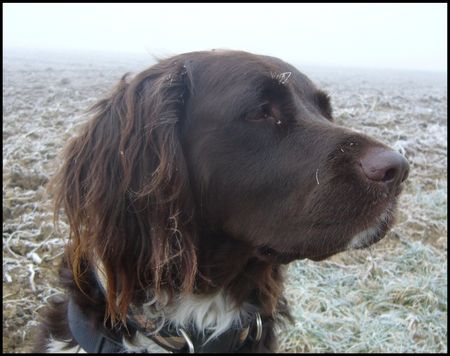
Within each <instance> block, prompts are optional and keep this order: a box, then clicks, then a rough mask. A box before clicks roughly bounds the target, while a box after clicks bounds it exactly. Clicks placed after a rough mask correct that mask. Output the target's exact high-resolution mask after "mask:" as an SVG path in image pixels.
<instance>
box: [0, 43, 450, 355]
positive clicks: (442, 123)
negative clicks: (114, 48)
mask: <svg viewBox="0 0 450 356" xmlns="http://www.w3.org/2000/svg"><path fill="white" fill-rule="evenodd" d="M152 63H153V59H152V57H151V56H150V55H149V56H148V57H146V58H143V57H140V58H136V57H135V58H133V57H126V56H123V55H121V56H119V55H117V56H107V55H101V56H100V55H95V54H83V55H81V54H80V55H73V54H72V55H67V54H66V55H62V54H49V53H44V52H39V53H24V52H8V51H4V64H3V351H4V352H26V351H30V348H31V345H32V337H33V333H34V332H35V326H36V325H37V320H38V312H39V310H40V309H41V308H42V306H43V304H44V303H45V301H46V300H47V299H48V298H49V297H50V296H52V295H54V294H56V293H60V289H59V288H58V285H57V283H56V280H57V278H56V276H57V274H56V272H57V265H58V263H59V261H60V258H61V253H62V249H63V245H64V243H65V239H66V237H67V225H65V224H64V223H62V224H61V226H60V232H55V231H54V229H53V224H52V210H51V209H52V203H51V197H49V196H48V195H46V193H45V184H46V182H47V181H48V179H49V177H50V176H51V175H52V173H53V172H54V170H55V168H56V167H57V166H58V164H59V162H60V161H59V159H58V154H59V153H60V151H61V148H62V147H63V145H64V144H65V142H66V141H67V140H68V139H69V137H71V135H73V134H74V132H75V129H76V127H77V126H78V125H79V124H80V123H81V122H83V120H85V116H84V115H83V114H84V110H85V109H86V108H88V107H89V106H90V105H91V104H93V103H94V102H95V101H96V100H97V99H98V98H100V97H102V95H104V94H105V93H106V92H107V91H108V90H109V89H110V88H111V86H112V85H114V84H115V83H116V82H117V81H118V80H119V78H120V77H121V76H122V75H123V74H124V73H125V72H129V71H131V72H133V73H136V72H138V71H139V70H142V69H143V68H145V67H147V66H149V65H151V64H152ZM299 69H300V70H301V71H303V72H304V73H305V74H307V75H308V76H309V77H310V78H311V79H312V80H313V81H315V82H316V83H317V84H318V85H319V86H320V87H322V88H324V89H326V90H328V91H329V93H330V94H331V96H332V103H333V106H334V109H335V111H334V115H335V118H336V122H337V123H339V124H343V125H345V126H347V127H351V128H353V129H355V130H358V131H361V132H365V133H368V134H370V135H373V136H374V137H376V138H378V139H380V140H382V141H383V142H385V143H387V144H389V145H391V146H392V147H394V148H395V149H397V150H398V151H400V152H402V153H403V154H405V155H406V157H407V158H408V160H409V162H410V165H411V172H410V176H409V179H408V181H407V184H406V189H405V190H404V193H403V194H402V196H401V199H400V204H399V213H398V218H397V221H398V222H397V224H396V226H395V228H394V229H393V230H392V231H391V232H390V233H389V234H388V235H387V237H386V238H385V239H384V240H382V241H381V242H380V243H378V244H376V245H375V246H373V247H372V248H371V249H369V250H363V251H351V252H345V253H341V254H339V255H337V256H335V257H333V258H331V259H328V260H326V261H322V262H312V261H308V260H303V261H297V262H294V263H292V264H290V265H289V268H288V270H287V283H286V294H287V296H288V298H289V301H290V304H291V306H292V309H293V314H294V317H295V320H296V323H295V325H288V326H286V327H284V328H282V329H280V330H279V337H280V351H284V352H295V351H296V352H446V350H447V84H446V74H445V73H431V72H428V73H427V72H406V71H404V72H401V71H388V70H377V71H375V70H362V69H359V70H356V69H355V70H351V69H330V68H328V69H320V68H307V67H301V66H300V67H299Z"/></svg>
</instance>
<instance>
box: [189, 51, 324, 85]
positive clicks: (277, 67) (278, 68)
mask: <svg viewBox="0 0 450 356" xmlns="http://www.w3.org/2000/svg"><path fill="white" fill-rule="evenodd" d="M190 63H191V65H193V67H194V68H195V69H194V72H195V75H194V76H195V78H196V79H197V80H198V81H200V82H202V84H206V85H207V84H208V83H209V84H212V83H214V82H216V81H219V82H221V83H222V84H223V85H239V83H242V84H244V85H245V84H251V83H252V81H254V80H257V79H259V78H271V79H274V80H276V81H278V82H279V83H280V84H283V85H290V86H295V87H296V88H297V89H299V90H300V91H301V92H307V91H316V86H315V85H314V84H313V82H312V81H311V80H310V79H309V78H308V77H307V76H306V75H305V74H303V73H301V72H300V71H299V70H298V69H297V68H295V67H294V66H293V65H291V64H289V63H287V62H285V61H283V60H282V59H280V58H277V57H272V56H265V55H257V54H252V53H248V52H239V51H223V52H208V53H207V54H205V53H204V55H201V56H199V57H197V58H193V59H192V61H191V62H190Z"/></svg>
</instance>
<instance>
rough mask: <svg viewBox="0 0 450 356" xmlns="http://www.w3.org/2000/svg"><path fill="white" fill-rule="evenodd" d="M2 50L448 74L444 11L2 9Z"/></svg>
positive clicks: (395, 7)
mask: <svg viewBox="0 0 450 356" xmlns="http://www.w3.org/2000/svg"><path fill="white" fill-rule="evenodd" d="M3 46H4V48H3V50H4V52H5V50H7V49H8V48H37V49H60V50H65V49H70V50H105V51H116V52H130V53H142V54H144V53H147V54H152V55H157V56H167V55H172V54H177V53H182V52H189V51H194V50H207V49H212V48H223V49H239V50H245V51H249V52H254V53H260V54H268V55H273V56H277V57H280V58H282V59H284V60H286V61H288V62H293V63H302V64H306V65H318V66H320V65H323V66H346V67H363V68H393V69H419V70H434V71H447V4H64V3H62V4H3Z"/></svg>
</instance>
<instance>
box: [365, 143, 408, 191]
mask: <svg viewBox="0 0 450 356" xmlns="http://www.w3.org/2000/svg"><path fill="white" fill-rule="evenodd" d="M360 164H361V167H362V170H363V172H364V174H365V175H366V177H367V178H368V179H369V180H371V181H375V182H383V183H386V184H387V185H388V187H389V188H390V189H392V188H393V187H395V186H398V185H399V184H400V183H401V182H403V181H405V180H406V178H407V177H408V173H409V164H408V161H407V160H406V158H405V157H403V156H402V155H401V154H400V153H397V152H395V151H392V150H389V149H386V148H382V147H376V148H371V149H369V150H368V151H367V152H366V153H365V154H364V155H363V156H362V158H361V159H360Z"/></svg>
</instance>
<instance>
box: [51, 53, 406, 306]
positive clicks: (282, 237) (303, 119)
mask: <svg viewBox="0 0 450 356" xmlns="http://www.w3.org/2000/svg"><path fill="white" fill-rule="evenodd" d="M407 174H408V163H407V162H406V160H405V159H404V158H403V157H402V156H401V155H399V154H398V153H396V152H394V151H392V150H390V149H389V148H388V147H387V146H385V145H384V144H382V143H380V142H378V141H377V140H375V139H373V138H370V137H368V136H366V135H363V134H360V133H356V132H354V131H351V130H348V129H345V128H343V127H340V126H338V125H336V124H335V123H333V117H332V109H331V105H330V100H329V98H328V95H327V94H326V93H324V92H323V91H321V90H319V89H317V88H316V86H315V85H314V84H313V83H312V82H311V81H310V80H309V79H308V78H307V77H306V76H305V75H303V74H302V73H300V72H299V71H298V70H297V69H295V68H294V67H292V66H291V65H289V64H287V63H285V62H283V61H281V60H279V59H276V58H273V57H267V56H258V55H253V54H249V53H245V52H232V51H224V52H220V51H219V52H195V53H188V54H183V55H179V56H176V57H172V58H169V59H167V60H163V61H160V62H159V63H158V64H156V65H154V66H153V67H151V68H149V69H148V70H146V71H144V72H142V73H140V74H138V75H137V76H135V77H134V78H133V79H131V81H129V82H127V80H126V78H123V79H122V80H121V82H120V83H119V85H118V86H117V87H116V88H115V90H114V92H113V93H112V94H111V95H110V96H109V97H108V98H106V99H103V100H101V101H100V102H99V103H98V104H96V105H95V107H94V108H93V117H92V119H91V120H90V121H89V122H87V123H86V125H85V126H84V128H83V130H82V132H81V134H80V135H79V136H78V137H76V138H75V139H73V140H72V141H71V143H70V144H69V146H68V148H67V150H66V153H65V161H64V166H63V167H62V169H61V171H60V173H59V175H58V176H57V178H56V179H55V183H56V187H57V203H58V206H59V205H64V208H65V211H66V213H67V216H68V218H69V222H70V227H71V238H72V239H71V245H70V256H71V257H70V261H71V264H72V267H73V269H74V272H75V276H76V277H77V276H78V277H80V275H81V271H79V266H80V261H81V260H88V261H89V260H92V261H94V260H95V259H100V260H101V261H102V262H103V264H104V266H105V269H106V272H107V280H108V298H109V301H110V303H112V304H111V305H115V303H116V302H118V303H119V305H120V310H122V311H125V310H126V306H127V305H128V303H129V302H130V300H131V298H132V297H133V292H134V291H135V290H137V289H145V288H149V287H151V288H152V290H154V291H155V292H156V293H158V291H159V290H161V289H164V290H165V291H174V292H175V291H178V290H188V289H190V288H192V287H193V286H194V284H195V280H196V276H197V272H198V269H197V267H198V266H197V265H198V261H197V260H198V258H199V255H202V256H208V255H211V254H216V253H221V251H220V247H219V248H218V249H217V250H214V251H212V250H209V251H205V250H206V249H208V248H210V246H212V244H211V241H208V239H212V238H213V237H214V236H220V238H221V239H224V240H227V239H228V243H230V242H231V243H235V244H236V246H239V248H244V249H245V251H246V253H247V252H248V253H249V254H251V255H252V257H254V258H256V259H258V260H261V261H266V262H271V263H287V262H289V261H292V260H294V259H298V258H311V259H316V260H318V259H323V258H325V257H327V256H330V255H332V254H335V253H337V252H339V251H343V250H345V249H347V248H350V247H356V248H359V247H365V246H367V245H370V244H371V243H374V242H376V241H378V240H379V239H381V238H382V237H383V236H384V235H385V234H386V231H387V230H388V229H389V227H390V226H391V224H392V221H393V211H394V209H395V203H396V197H397V195H398V194H399V192H400V189H401V182H403V181H404V180H405V179H406V177H407ZM214 246H215V248H217V245H214ZM236 253H237V254H238V253H239V252H238V251H236ZM230 257H232V256H230ZM230 263H233V262H232V261H230Z"/></svg>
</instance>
